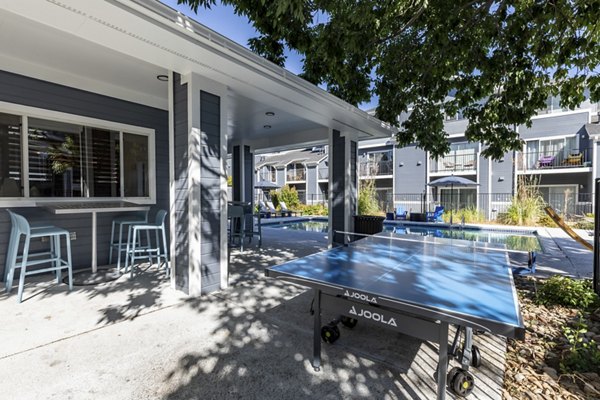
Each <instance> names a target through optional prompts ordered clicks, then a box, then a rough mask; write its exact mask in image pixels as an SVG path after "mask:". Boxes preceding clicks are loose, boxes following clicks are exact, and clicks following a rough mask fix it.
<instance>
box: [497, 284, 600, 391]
mask: <svg viewBox="0 0 600 400" xmlns="http://www.w3.org/2000/svg"><path fill="white" fill-rule="evenodd" d="M516 284H517V289H518V293H519V300H520V304H521V312H522V314H523V319H524V322H525V327H526V332H527V333H526V338H525V340H524V341H517V340H512V339H509V340H508V349H507V354H506V372H505V376H504V390H503V399H505V400H510V399H549V400H550V399H552V400H554V399H600V378H599V376H598V373H597V372H598V371H600V365H596V366H595V367H593V366H592V368H589V366H588V368H587V369H588V371H587V372H584V371H582V372H579V371H572V370H571V371H568V372H567V371H566V370H565V369H564V368H561V366H562V365H561V364H564V362H565V360H566V359H567V358H568V357H569V354H570V353H571V351H572V340H571V341H569V340H568V339H567V335H566V333H565V329H567V331H568V329H569V328H570V329H575V328H579V329H581V328H582V326H584V325H581V323H582V322H583V323H584V324H585V329H582V330H581V332H580V334H579V335H577V337H578V340H579V339H580V342H579V345H583V344H584V343H587V344H591V345H593V346H597V343H600V309H598V310H595V311H591V312H584V313H581V312H579V311H578V310H576V309H572V308H567V307H562V306H551V307H546V306H543V305H538V304H536V303H535V302H534V299H535V293H536V287H537V285H539V284H540V283H539V281H536V280H535V279H534V278H527V279H523V278H518V279H517V280H516ZM590 370H595V371H596V372H591V371H590Z"/></svg>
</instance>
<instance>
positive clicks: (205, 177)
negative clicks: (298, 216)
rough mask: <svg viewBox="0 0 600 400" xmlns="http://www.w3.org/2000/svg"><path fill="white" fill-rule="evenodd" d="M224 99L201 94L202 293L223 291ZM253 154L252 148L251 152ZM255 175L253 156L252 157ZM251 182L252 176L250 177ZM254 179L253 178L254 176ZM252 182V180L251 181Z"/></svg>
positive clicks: (249, 170) (250, 169)
mask: <svg viewBox="0 0 600 400" xmlns="http://www.w3.org/2000/svg"><path fill="white" fill-rule="evenodd" d="M220 103H221V99H220V98H219V96H215V95H213V94H210V93H207V92H204V91H201V92H200V109H201V113H200V115H201V120H200V130H201V131H202V133H203V135H202V136H203V137H202V143H201V145H202V156H201V159H200V164H201V166H200V184H201V192H200V214H201V218H202V223H201V227H200V228H201V238H200V242H201V243H202V247H203V249H204V254H203V255H202V259H201V273H202V292H203V293H208V292H211V291H215V290H217V289H219V282H220V276H221V265H220V259H221V235H220V232H221V196H220V194H221V187H220V182H221V178H222V177H221V120H220V117H219V115H220V113H221V104H220ZM248 152H249V149H248ZM247 158H249V161H250V168H249V169H248V172H249V173H250V174H251V173H252V157H251V155H248V156H247ZM246 179H248V176H246ZM250 179H252V178H251V175H250ZM250 182H251V181H250Z"/></svg>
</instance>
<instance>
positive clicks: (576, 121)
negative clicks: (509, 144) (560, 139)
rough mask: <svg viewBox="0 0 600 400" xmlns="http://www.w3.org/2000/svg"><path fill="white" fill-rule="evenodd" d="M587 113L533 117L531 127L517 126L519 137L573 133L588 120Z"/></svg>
mask: <svg viewBox="0 0 600 400" xmlns="http://www.w3.org/2000/svg"><path fill="white" fill-rule="evenodd" d="M588 115H589V114H588V113H587V112H581V113H576V114H570V115H563V116H558V117H548V118H540V119H534V120H533V121H532V125H531V128H527V127H526V126H520V127H519V134H520V136H521V138H523V139H528V138H537V137H542V136H543V137H546V136H548V137H550V136H561V135H574V134H576V133H577V132H578V131H579V130H580V129H581V127H582V126H583V125H584V124H587V122H588V118H589V117H588Z"/></svg>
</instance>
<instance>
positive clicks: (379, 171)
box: [358, 160, 394, 176]
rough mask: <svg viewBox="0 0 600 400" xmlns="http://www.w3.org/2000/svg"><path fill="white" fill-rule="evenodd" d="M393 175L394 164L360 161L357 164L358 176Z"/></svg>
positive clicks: (389, 162)
mask: <svg viewBox="0 0 600 400" xmlns="http://www.w3.org/2000/svg"><path fill="white" fill-rule="evenodd" d="M393 173H394V163H393V162H392V160H387V161H361V162H360V163H359V164H358V174H359V176H381V175H392V174H393Z"/></svg>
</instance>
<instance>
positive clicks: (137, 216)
mask: <svg viewBox="0 0 600 400" xmlns="http://www.w3.org/2000/svg"><path fill="white" fill-rule="evenodd" d="M149 212H150V211H149V210H148V211H140V212H137V213H132V214H128V215H124V216H120V217H117V218H115V219H113V221H112V229H111V231H110V248H109V253H108V263H109V264H112V260H113V253H114V252H115V251H116V252H117V272H121V254H124V253H125V252H126V251H127V243H128V242H129V237H128V238H127V241H126V242H124V241H123V227H125V228H127V227H128V226H130V225H134V224H145V223H147V222H148V213H149ZM117 227H118V229H119V240H118V241H117V242H115V228H117ZM127 232H129V231H127ZM146 240H147V241H148V242H149V241H150V232H148V231H146Z"/></svg>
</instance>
